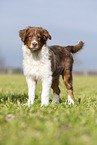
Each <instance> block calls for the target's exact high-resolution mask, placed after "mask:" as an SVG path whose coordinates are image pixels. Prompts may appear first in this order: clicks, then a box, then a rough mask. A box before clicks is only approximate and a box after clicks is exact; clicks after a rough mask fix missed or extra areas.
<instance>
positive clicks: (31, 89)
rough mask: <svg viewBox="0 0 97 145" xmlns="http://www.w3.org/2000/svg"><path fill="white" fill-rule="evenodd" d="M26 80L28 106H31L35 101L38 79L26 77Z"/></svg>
mask: <svg viewBox="0 0 97 145" xmlns="http://www.w3.org/2000/svg"><path fill="white" fill-rule="evenodd" d="M26 81H27V84H28V97H29V98H28V106H30V104H33V103H34V98H35V88H36V81H35V80H34V79H33V78H32V77H26Z"/></svg>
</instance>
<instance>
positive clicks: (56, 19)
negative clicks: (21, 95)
mask: <svg viewBox="0 0 97 145" xmlns="http://www.w3.org/2000/svg"><path fill="white" fill-rule="evenodd" d="M27 26H42V27H43V28H45V29H47V30H48V31H49V33H50V34H51V36H52V40H48V42H47V45H55V44H58V45H62V46H66V45H76V44H77V43H78V41H79V40H82V41H84V42H85V46H84V49H83V50H81V51H80V52H78V53H77V54H75V55H74V60H75V63H74V70H78V71H85V70H86V71H97V45H96V42H97V1H96V0H72V1H71V0H60V1H59V0H16V1H15V0H0V68H22V49H21V48H22V45H23V43H22V42H21V40H20V38H19V30H21V29H24V28H26V27H27Z"/></svg>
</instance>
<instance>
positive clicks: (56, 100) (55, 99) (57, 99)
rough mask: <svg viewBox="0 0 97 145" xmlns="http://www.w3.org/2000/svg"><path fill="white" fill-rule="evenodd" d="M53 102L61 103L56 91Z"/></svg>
mask: <svg viewBox="0 0 97 145" xmlns="http://www.w3.org/2000/svg"><path fill="white" fill-rule="evenodd" d="M52 103H59V96H58V95H57V94H56V93H54V97H53V100H52Z"/></svg>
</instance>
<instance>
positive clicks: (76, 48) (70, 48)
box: [66, 41, 84, 53]
mask: <svg viewBox="0 0 97 145" xmlns="http://www.w3.org/2000/svg"><path fill="white" fill-rule="evenodd" d="M83 46H84V42H83V41H79V43H78V44H77V45H75V46H67V47H66V49H67V50H68V51H69V52H71V53H76V52H78V51H79V50H81V49H82V48H83Z"/></svg>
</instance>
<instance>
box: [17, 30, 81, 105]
mask: <svg viewBox="0 0 97 145" xmlns="http://www.w3.org/2000/svg"><path fill="white" fill-rule="evenodd" d="M19 36H20V37H21V40H22V41H23V43H24V45H23V47H22V49H23V70H24V75H25V76H26V81H27V84H28V96H29V99H28V103H27V104H28V106H30V104H33V103H34V98H35V88H36V81H37V80H41V81H42V95H41V106H43V105H45V106H47V105H48V104H49V98H50V89H51V88H52V89H53V93H54V97H53V101H52V102H59V94H60V89H59V76H60V75H62V78H63V80H64V83H65V85H66V88H67V92H68V104H71V103H72V104H74V97H73V85H72V65H73V57H72V54H71V53H76V52H77V51H79V50H80V49H82V47H83V45H84V43H83V42H82V41H80V42H79V43H78V44H77V45H75V46H67V47H61V46H57V45H55V46H50V47H48V46H47V45H46V41H47V39H51V35H50V34H49V32H48V31H47V30H45V29H43V28H42V27H27V28H26V29H23V30H20V31H19Z"/></svg>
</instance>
